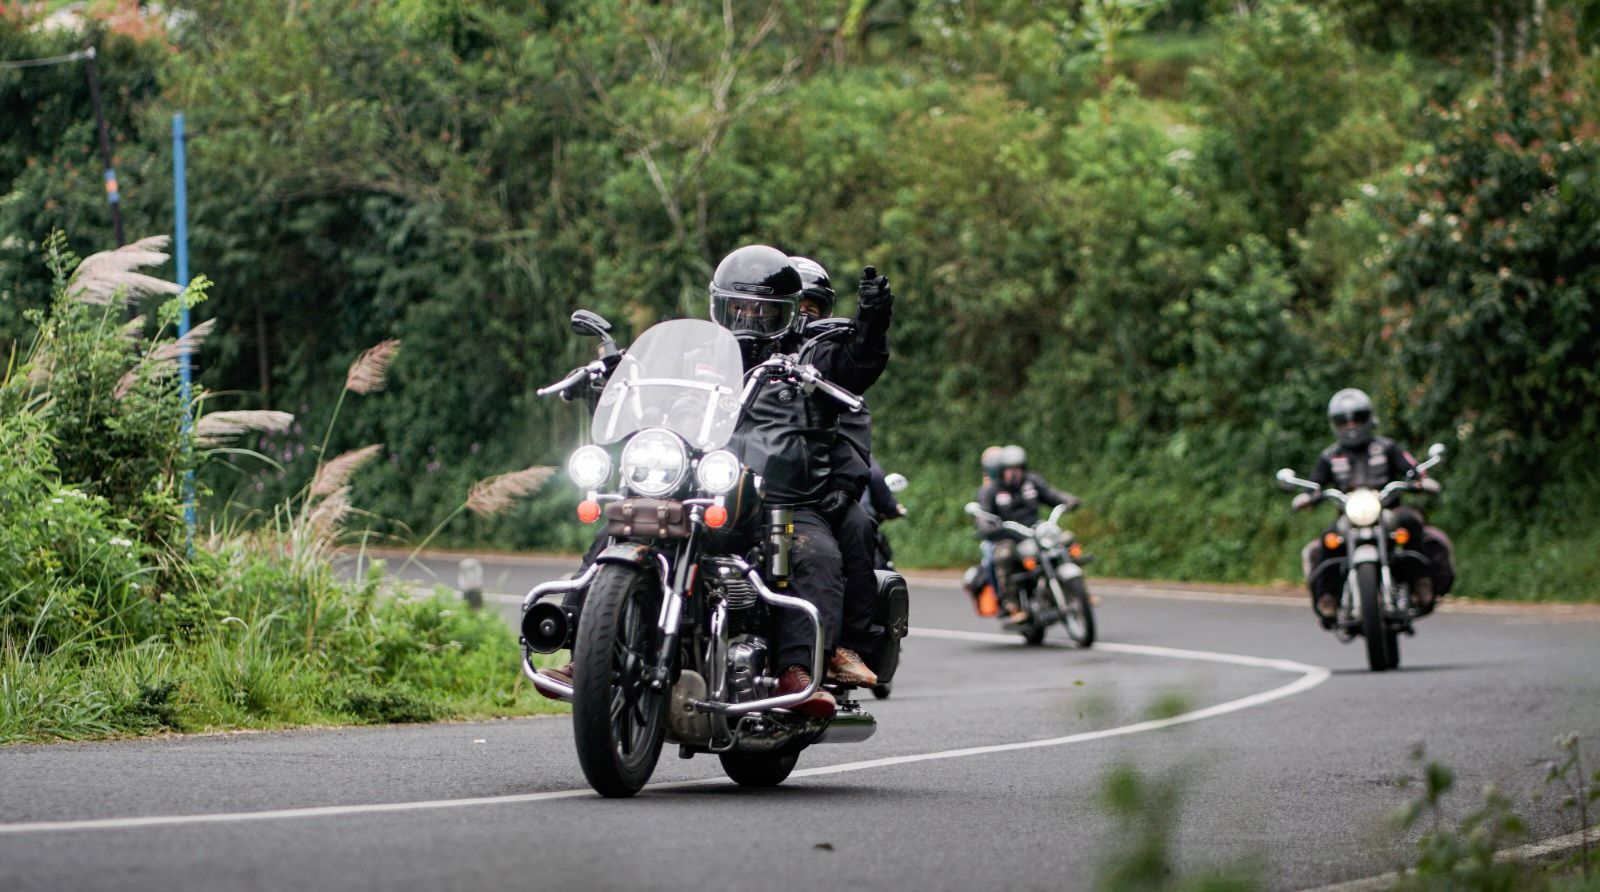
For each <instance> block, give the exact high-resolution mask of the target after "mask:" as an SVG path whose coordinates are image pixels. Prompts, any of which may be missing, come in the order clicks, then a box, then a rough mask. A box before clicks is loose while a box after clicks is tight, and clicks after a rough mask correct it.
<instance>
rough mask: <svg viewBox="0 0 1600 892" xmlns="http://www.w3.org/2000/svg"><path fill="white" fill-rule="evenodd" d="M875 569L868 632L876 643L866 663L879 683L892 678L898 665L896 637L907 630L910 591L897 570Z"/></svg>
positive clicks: (902, 635)
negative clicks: (873, 606) (873, 603)
mask: <svg viewBox="0 0 1600 892" xmlns="http://www.w3.org/2000/svg"><path fill="white" fill-rule="evenodd" d="M877 572H878V603H877V609H876V610H875V611H874V612H873V615H872V635H873V638H874V639H876V640H877V646H875V647H874V648H873V649H872V655H871V657H870V658H869V659H868V660H867V665H868V666H869V667H871V669H872V671H873V672H874V673H876V674H877V676H878V684H880V685H882V684H888V683H889V682H891V681H894V673H895V670H896V669H898V668H900V639H902V638H904V637H906V635H908V634H910V631H911V593H910V591H909V590H908V589H907V588H906V581H905V578H904V577H902V576H901V575H900V574H899V573H894V572H891V571H888V570H879V571H877Z"/></svg>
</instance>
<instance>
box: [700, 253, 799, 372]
mask: <svg viewBox="0 0 1600 892" xmlns="http://www.w3.org/2000/svg"><path fill="white" fill-rule="evenodd" d="M804 287H805V285H804V283H803V282H802V281H801V280H800V274H799V273H798V272H796V271H795V268H794V264H792V263H790V262H789V257H788V255H786V254H784V253H783V252H782V251H779V250H778V249H777V248H772V247H768V246H766V245H746V246H744V247H743V248H740V249H738V250H737V251H734V252H733V253H732V254H729V255H728V256H726V257H724V258H722V262H721V263H719V264H717V271H716V272H715V273H714V274H713V275H712V276H711V321H712V322H715V323H717V324H718V325H721V326H722V327H723V328H726V329H728V330H729V331H731V332H733V334H734V336H735V337H737V338H739V340H740V342H741V343H742V344H744V345H745V347H746V349H745V353H746V356H747V357H749V356H750V354H751V353H752V352H753V351H752V348H755V349H754V352H762V351H763V350H766V351H770V349H771V348H772V347H775V346H776V342H777V341H778V339H779V338H782V337H783V336H784V335H786V334H788V333H789V332H790V331H793V330H794V328H795V320H796V318H797V316H798V306H799V303H800V291H801V289H802V288H804Z"/></svg>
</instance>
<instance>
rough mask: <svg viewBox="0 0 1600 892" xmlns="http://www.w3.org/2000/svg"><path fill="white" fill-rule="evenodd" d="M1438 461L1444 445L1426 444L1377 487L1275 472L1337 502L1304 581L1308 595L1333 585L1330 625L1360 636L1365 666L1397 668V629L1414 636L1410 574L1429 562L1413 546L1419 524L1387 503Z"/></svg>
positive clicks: (1285, 482) (1289, 483) (1286, 485)
mask: <svg viewBox="0 0 1600 892" xmlns="http://www.w3.org/2000/svg"><path fill="white" fill-rule="evenodd" d="M1443 460H1444V445H1443V444H1441V443H1435V444H1433V445H1432V446H1430V447H1428V459H1427V461H1424V462H1422V463H1421V464H1420V465H1418V466H1417V469H1416V470H1415V471H1414V472H1412V474H1411V475H1410V476H1409V477H1408V478H1407V479H1405V480H1394V481H1391V482H1390V483H1389V484H1388V485H1386V486H1384V488H1383V489H1381V490H1373V489H1366V488H1361V489H1354V490H1351V491H1350V492H1340V491H1339V490H1337V489H1323V488H1321V487H1319V486H1317V484H1315V483H1313V482H1312V481H1310V480H1305V479H1302V478H1300V477H1296V476H1295V473H1294V470H1293V469H1291V468H1283V469H1282V470H1280V471H1278V474H1277V479H1278V485H1279V486H1281V487H1282V488H1283V489H1286V490H1305V491H1307V492H1311V493H1317V494H1319V495H1320V496H1321V497H1322V498H1324V499H1331V500H1333V501H1334V502H1335V503H1337V504H1338V505H1339V516H1338V518H1337V519H1336V520H1335V521H1334V523H1333V526H1332V527H1331V528H1330V529H1329V530H1328V531H1327V532H1326V533H1323V535H1322V546H1323V553H1324V555H1325V556H1324V558H1323V561H1322V563H1321V564H1319V565H1317V566H1316V567H1314V568H1312V571H1311V577H1310V579H1308V580H1307V581H1306V586H1307V588H1309V589H1310V591H1311V593H1312V595H1313V596H1315V595H1316V593H1317V592H1321V591H1330V590H1333V589H1335V588H1337V589H1338V590H1339V592H1340V595H1339V609H1338V612H1337V613H1336V614H1335V615H1334V623H1333V628H1332V630H1331V631H1332V632H1333V634H1334V635H1335V636H1336V637H1337V638H1338V639H1339V640H1340V641H1341V642H1343V643H1345V644H1349V643H1350V642H1351V641H1354V640H1355V639H1356V638H1357V637H1358V636H1359V637H1361V638H1363V639H1365V640H1366V643H1367V666H1368V668H1370V669H1371V670H1372V671H1373V672H1383V671H1385V670H1388V669H1398V668H1400V634H1401V633H1402V632H1403V633H1405V634H1407V635H1415V634H1416V628H1415V626H1414V625H1413V624H1414V623H1415V621H1416V620H1417V618H1418V617H1419V616H1420V615H1421V614H1420V613H1419V612H1418V610H1417V607H1416V605H1415V604H1413V603H1412V600H1411V589H1412V586H1413V584H1414V583H1415V581H1416V580H1417V579H1421V578H1422V577H1424V576H1428V575H1431V574H1432V573H1433V563H1432V562H1431V561H1429V560H1428V558H1427V557H1426V556H1425V555H1423V554H1422V552H1420V551H1416V550H1414V546H1415V545H1417V544H1420V543H1418V542H1413V541H1412V539H1413V537H1420V535H1421V531H1419V530H1413V529H1410V528H1408V527H1407V526H1405V525H1403V524H1400V523H1397V522H1395V518H1394V512H1393V509H1394V508H1395V506H1396V505H1398V504H1399V502H1400V496H1401V494H1402V493H1406V492H1419V491H1420V490H1419V488H1418V481H1419V479H1420V477H1421V474H1422V472H1424V471H1426V470H1428V469H1429V468H1431V467H1433V466H1434V465H1436V464H1438V463H1439V462H1441V461H1443Z"/></svg>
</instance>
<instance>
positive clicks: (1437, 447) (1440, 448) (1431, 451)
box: [1428, 443, 1444, 458]
mask: <svg viewBox="0 0 1600 892" xmlns="http://www.w3.org/2000/svg"><path fill="white" fill-rule="evenodd" d="M1443 455H1444V444H1443V443H1435V444H1433V445H1432V446H1429V447H1428V457H1429V458H1441V457H1443Z"/></svg>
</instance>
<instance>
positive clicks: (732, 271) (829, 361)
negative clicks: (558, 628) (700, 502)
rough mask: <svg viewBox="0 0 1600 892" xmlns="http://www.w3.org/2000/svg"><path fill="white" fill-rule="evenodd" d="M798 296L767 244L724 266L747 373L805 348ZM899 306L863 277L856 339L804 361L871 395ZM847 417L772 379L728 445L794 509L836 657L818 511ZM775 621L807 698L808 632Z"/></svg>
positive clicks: (838, 587) (807, 572)
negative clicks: (894, 311)
mask: <svg viewBox="0 0 1600 892" xmlns="http://www.w3.org/2000/svg"><path fill="white" fill-rule="evenodd" d="M802 289H803V283H802V281H801V278H800V275H799V273H798V272H797V271H796V270H795V268H794V266H793V264H792V263H790V261H789V259H788V257H787V256H786V255H784V254H783V252H781V251H778V250H777V249H775V248H771V247H768V246H765V245H747V246H745V247H743V248H739V249H738V250H736V251H734V252H732V253H730V254H729V255H727V256H726V257H724V258H723V260H722V262H721V263H719V264H718V266H717V268H716V272H715V273H714V274H713V276H712V281H711V284H710V286H709V292H710V309H709V312H710V318H711V320H712V321H713V322H716V323H717V324H719V325H722V326H723V327H724V328H727V329H728V330H729V331H731V332H732V333H733V334H734V336H735V337H736V338H737V339H738V341H739V347H740V354H741V358H742V360H743V363H744V368H745V371H746V372H748V371H749V370H750V369H752V368H754V367H755V366H757V365H759V364H760V363H762V362H764V361H766V360H767V359H769V358H771V357H772V356H773V355H775V354H777V353H780V352H782V353H794V352H796V351H797V350H799V349H800V348H801V347H802V346H803V344H804V338H803V337H802V336H801V333H800V328H801V321H800V315H799V313H798V305H799V298H800V293H801V291H802ZM893 300H894V296H893V294H892V292H891V291H890V290H889V280H888V279H887V278H886V277H883V276H875V277H871V278H863V280H862V281H861V283H860V286H859V288H858V301H857V324H856V326H855V331H854V333H853V335H852V336H851V337H850V338H849V339H848V340H829V341H824V342H820V343H818V344H815V345H813V349H810V350H808V351H807V352H806V354H805V355H804V356H802V357H801V359H802V361H805V362H809V363H810V364H812V365H813V366H815V367H816V368H817V370H818V371H819V372H821V374H822V376H823V377H824V378H825V379H826V380H828V381H829V382H831V383H833V384H836V385H838V386H839V387H842V388H844V389H846V390H848V391H851V392H852V393H857V394H859V393H861V392H862V391H864V390H866V389H867V388H869V387H870V386H871V385H872V384H873V383H874V382H875V381H876V380H877V379H878V376H879V375H881V374H882V373H883V368H884V365H885V364H886V363H887V361H888V355H889V351H888V337H887V331H888V324H889V319H890V308H891V305H892V303H893ZM829 309H831V307H829ZM588 388H589V385H588V384H586V383H580V384H577V385H574V387H573V388H572V390H573V391H574V392H573V396H577V395H582V394H584V393H587V392H588ZM563 396H567V395H566V394H563ZM841 414H844V415H848V414H849V412H848V410H847V409H844V407H842V406H841V405H839V404H838V403H837V402H835V401H834V400H833V399H832V397H829V396H827V395H826V394H825V393H823V392H822V391H821V390H816V391H813V392H812V393H811V394H806V393H805V392H804V391H803V390H801V389H800V388H798V387H795V386H793V385H790V384H788V383H787V382H783V381H781V379H777V378H773V379H770V380H769V381H768V382H766V383H765V384H764V386H763V387H762V388H761V389H760V391H758V393H757V396H756V398H755V399H754V400H753V401H752V402H751V404H750V406H748V407H747V408H746V411H745V413H744V416H743V417H742V418H741V419H740V423H739V427H738V428H737V429H736V430H735V432H734V437H733V440H732V441H731V442H730V443H729V448H730V449H732V450H733V451H734V452H735V454H737V455H739V456H740V458H741V459H742V460H743V461H744V462H745V463H746V464H747V465H749V466H750V468H751V469H752V471H753V472H754V473H756V474H758V475H760V476H761V477H762V478H764V479H765V481H766V503H767V504H768V505H773V506H784V507H791V508H792V509H793V510H794V527H793V529H794V538H793V541H792V549H791V552H790V577H789V582H790V584H791V586H792V587H793V591H794V594H795V595H797V596H798V597H801V598H803V599H805V600H806V601H808V602H810V603H811V604H812V605H813V606H815V607H816V608H817V611H818V614H819V616H820V619H821V622H822V626H823V631H824V640H825V642H826V644H825V646H826V647H828V648H829V649H830V650H831V649H832V648H833V642H834V641H835V640H836V639H837V637H838V634H839V628H840V623H841V617H840V615H841V612H842V601H843V596H844V577H843V570H842V557H841V554H840V549H839V545H838V542H837V541H836V539H835V537H834V533H833V531H832V529H831V526H830V524H829V523H828V522H827V521H826V519H825V518H824V517H823V516H822V513H821V511H820V507H822V506H821V503H822V501H823V499H824V497H825V496H827V495H828V493H829V490H830V481H831V479H832V476H833V473H832V465H831V461H830V459H831V454H832V453H833V450H834V446H835V444H836V440H837V438H838V430H839V424H840V416H841ZM852 501H853V500H852ZM605 541H606V537H605V536H604V534H603V533H602V535H601V536H600V537H598V538H597V539H596V541H595V543H594V545H593V546H591V548H590V552H589V554H588V555H586V556H585V559H584V565H585V566H587V565H588V564H589V563H590V562H592V561H593V559H594V557H595V555H597V554H598V552H599V550H600V548H602V547H603V546H604V543H605ZM583 594H584V593H583V592H575V593H573V594H571V595H569V596H567V598H566V599H564V602H563V603H564V604H565V606H568V607H572V608H581V605H582V598H583ZM875 595H876V588H875V584H874V597H875ZM777 619H778V623H777V626H778V627H777V639H778V640H777V641H776V642H775V647H774V653H775V654H776V661H775V665H776V666H778V667H779V668H780V670H781V671H780V674H779V681H778V687H777V691H776V693H778V694H787V693H794V692H797V691H800V690H804V689H805V688H806V687H807V686H809V685H810V682H811V676H810V669H809V667H810V665H811V640H812V638H811V633H810V624H809V622H808V621H807V620H806V619H805V618H804V617H802V616H800V615H799V614H798V612H797V611H793V610H781V611H778V614H777ZM856 662H858V663H859V657H857V658H856ZM572 666H573V664H572V663H570V662H569V663H567V664H566V665H565V666H561V667H555V668H546V669H541V670H539V671H540V673H541V674H543V675H547V676H549V677H552V678H555V679H557V680H559V681H562V682H564V683H566V684H571V683H572ZM860 668H861V669H865V666H864V665H863V666H861V667H860ZM869 674H870V672H869ZM836 707H837V703H836V702H835V700H834V698H833V696H832V695H831V694H829V693H828V692H827V691H824V690H820V689H819V690H818V691H817V692H816V693H815V694H813V695H812V696H811V697H810V698H809V699H807V700H806V701H804V702H802V703H801V704H799V705H798V706H796V707H794V710H795V711H797V712H802V713H805V714H808V715H813V716H818V717H827V716H831V715H832V714H833V713H834V711H835V709H836Z"/></svg>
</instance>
